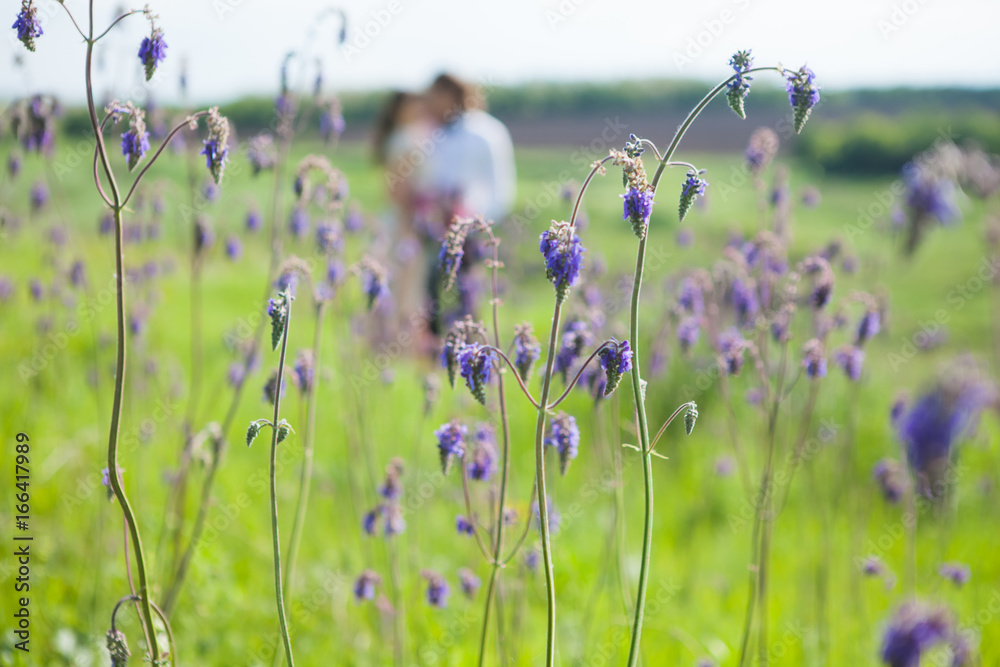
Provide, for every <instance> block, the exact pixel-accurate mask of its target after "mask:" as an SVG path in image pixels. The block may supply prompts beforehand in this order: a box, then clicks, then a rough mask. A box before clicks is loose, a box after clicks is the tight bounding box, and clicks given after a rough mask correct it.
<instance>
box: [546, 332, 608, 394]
mask: <svg viewBox="0 0 1000 667" xmlns="http://www.w3.org/2000/svg"><path fill="white" fill-rule="evenodd" d="M615 344H616V341H613V340H606V341H604V342H603V343H601V346H600V347H599V348H597V349H596V350H594V351H593V352H592V353H591V355H590V356H589V357H587V360H586V361H585V362H583V366H580V370H578V371H577V372H576V376H575V377H574V378H573V380H572V381H571V382H570V383H569V384H567V385H566V390H565V391H563V393H562V395H561V396H560V397H559V398H557V399H556V400H554V401H553V402H552V403H550V404H549V405H547V406H546V407H545V409H546V410H552V409H553V408H555V407H556V406H557V405H559V404H560V403H562V402H563V401H565V400H566V397H567V396H569V393H570V392H571V391H573V387H575V386H576V383H577V382H578V381H579V380H580V376H581V375H583V371H585V370H586V369H587V366H588V365H590V362H591V361H593V360H594V357H596V356H597V355H598V354H600V353H601V350H603V349H605V348H607V347H608V346H609V345H615Z"/></svg>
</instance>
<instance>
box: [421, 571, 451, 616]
mask: <svg viewBox="0 0 1000 667" xmlns="http://www.w3.org/2000/svg"><path fill="white" fill-rule="evenodd" d="M423 576H424V578H425V579H426V580H427V604H429V605H430V606H432V607H437V608H438V609H444V608H445V607H447V606H448V595H449V594H450V593H451V589H450V588H449V587H448V582H447V581H445V579H444V577H442V576H441V575H440V574H438V573H437V572H430V571H425V572H423Z"/></svg>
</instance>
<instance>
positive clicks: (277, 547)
mask: <svg viewBox="0 0 1000 667" xmlns="http://www.w3.org/2000/svg"><path fill="white" fill-rule="evenodd" d="M286 308H287V313H288V314H287V315H286V317H285V333H284V335H283V336H282V337H281V354H280V355H279V357H278V375H277V379H276V381H275V387H274V417H273V419H272V420H271V464H270V477H271V542H272V546H273V548H274V597H275V603H276V604H277V606H278V624H279V625H280V626H281V640H282V642H284V645H285V659H286V660H288V667H295V660H294V659H293V658H292V640H291V637H289V636H288V621H287V619H286V618H285V598H284V593H283V592H282V585H281V540H280V538H279V536H278V482H277V475H276V474H275V468H276V467H277V462H278V408H279V406H280V405H281V380H282V378H284V377H285V376H284V373H285V352H286V350H287V349H288V330H289V326H290V325H291V320H292V304H291V299H290V297H289V300H288V302H287V306H286Z"/></svg>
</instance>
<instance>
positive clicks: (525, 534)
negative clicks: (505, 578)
mask: <svg viewBox="0 0 1000 667" xmlns="http://www.w3.org/2000/svg"><path fill="white" fill-rule="evenodd" d="M534 497H535V484H534V483H533V484H532V485H531V495H530V496H529V498H531V499H534ZM528 505H529V506H530V505H531V503H530V502H529V503H528ZM530 532H531V515H530V514H529V515H528V520H527V521H525V522H524V530H523V531H521V537H519V538H517V542H515V543H514V546H513V548H511V550H510V553H509V554H507V557H506V558H504V559H503V563H502V564H501V565H502V567H507V566H508V565H510V562H511V561H512V560H514V556H516V555H517V552H518V551H520V550H521V547H522V546H523V545H524V541H525V540H526V539H528V533H530Z"/></svg>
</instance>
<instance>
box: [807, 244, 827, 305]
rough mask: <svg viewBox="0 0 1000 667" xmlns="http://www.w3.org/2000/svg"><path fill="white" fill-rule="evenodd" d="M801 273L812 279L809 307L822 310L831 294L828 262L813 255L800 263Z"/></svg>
mask: <svg viewBox="0 0 1000 667" xmlns="http://www.w3.org/2000/svg"><path fill="white" fill-rule="evenodd" d="M801 271H802V273H805V274H807V275H809V276H811V277H812V283H813V289H812V292H811V293H810V294H809V303H810V305H811V306H812V307H813V308H814V309H815V310H822V309H823V308H824V307H826V305H827V304H828V303H829V302H830V296H831V294H833V269H832V268H831V267H830V262H828V261H827V260H826V259H824V258H823V257H820V256H819V255H813V256H812V257H807V258H806V259H805V260H803V261H802V264H801Z"/></svg>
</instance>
